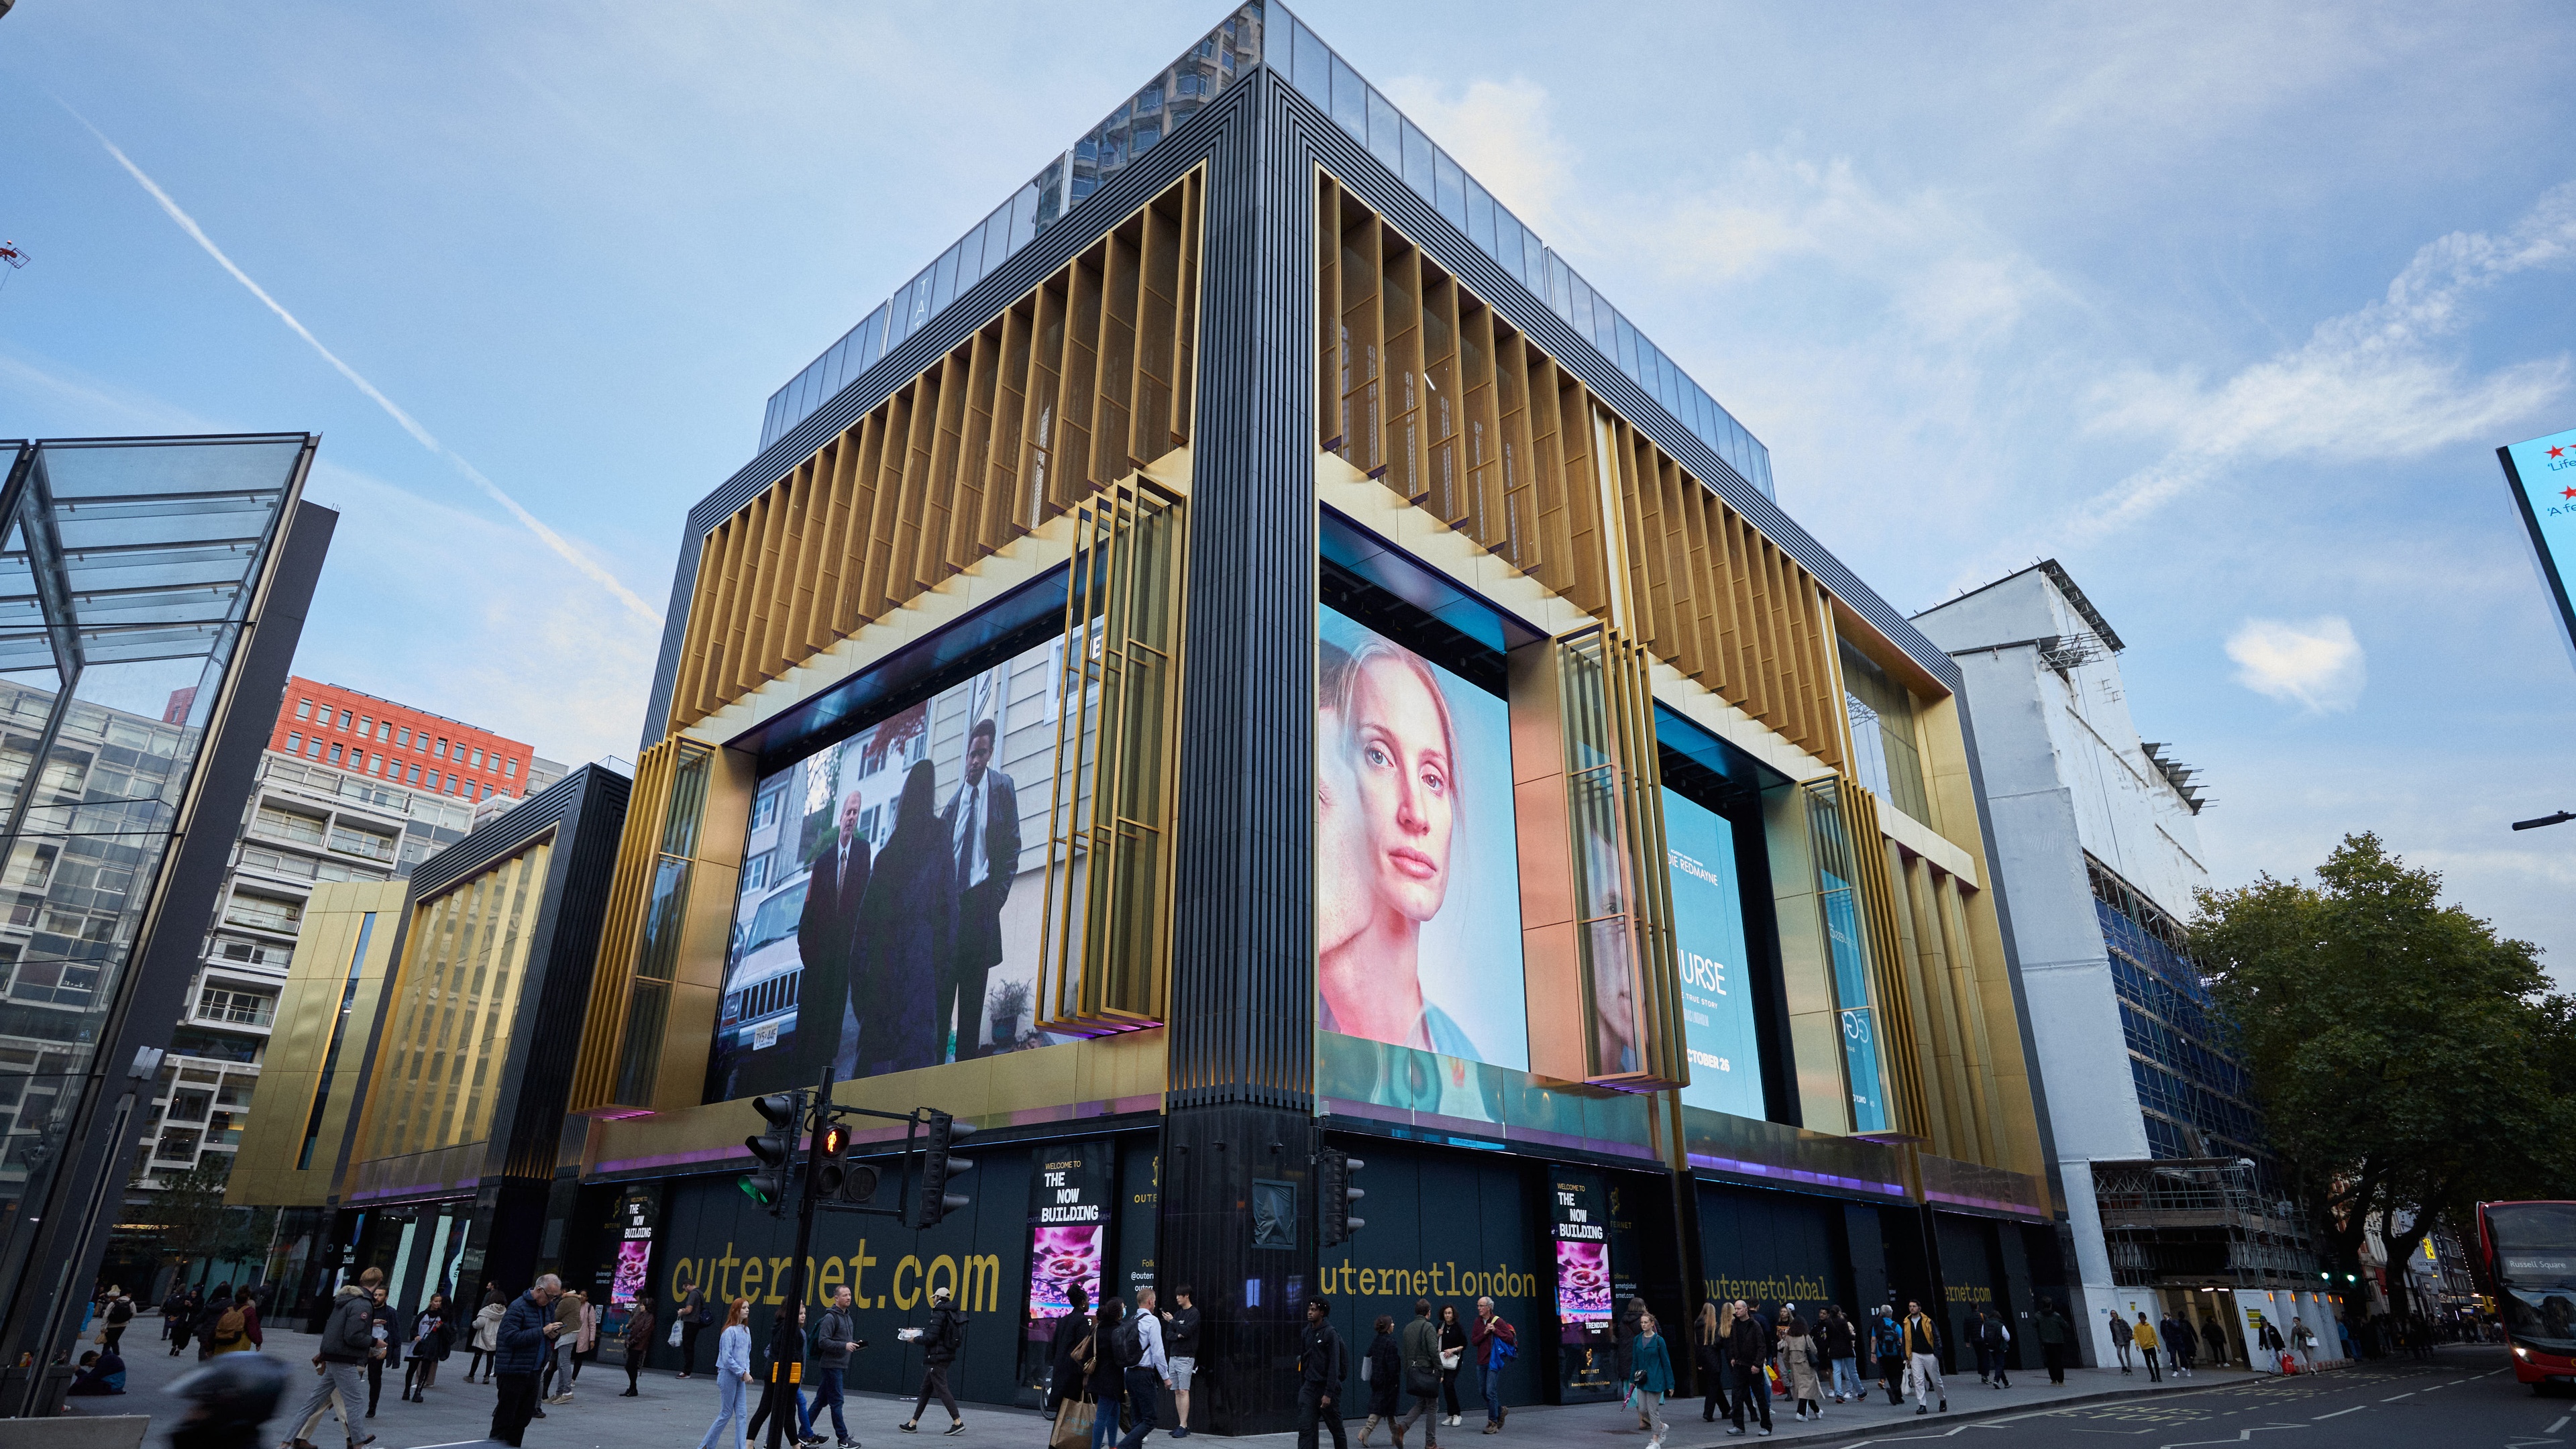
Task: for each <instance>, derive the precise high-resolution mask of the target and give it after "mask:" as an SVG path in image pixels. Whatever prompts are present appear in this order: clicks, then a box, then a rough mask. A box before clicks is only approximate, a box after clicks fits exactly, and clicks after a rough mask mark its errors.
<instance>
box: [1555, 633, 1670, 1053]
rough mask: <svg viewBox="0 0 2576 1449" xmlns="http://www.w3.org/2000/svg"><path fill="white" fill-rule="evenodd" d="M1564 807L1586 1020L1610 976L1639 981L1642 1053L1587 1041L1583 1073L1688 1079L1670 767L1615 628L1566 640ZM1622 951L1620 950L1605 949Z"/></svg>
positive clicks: (1629, 644)
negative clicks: (1671, 855)
mask: <svg viewBox="0 0 2576 1449" xmlns="http://www.w3.org/2000/svg"><path fill="white" fill-rule="evenodd" d="M1557 668H1558V670H1559V671H1560V673H1561V675H1562V678H1563V685H1562V687H1561V689H1560V691H1559V694H1558V698H1559V699H1560V700H1561V701H1562V702H1563V708H1564V711H1565V775H1566V796H1567V800H1566V803H1567V807H1568V811H1569V813H1570V815H1571V816H1572V821H1573V825H1574V860H1575V872H1574V874H1575V881H1576V899H1577V901H1578V902H1579V903H1580V909H1581V912H1582V915H1581V918H1580V925H1581V927H1582V929H1580V930H1578V931H1577V932H1576V933H1575V939H1576V941H1577V942H1578V943H1580V946H1581V950H1582V952H1583V964H1584V968H1585V969H1584V971H1583V984H1584V997H1585V1000H1584V1006H1585V1008H1586V1010H1585V1018H1584V1019H1585V1020H1588V1021H1598V1020H1603V1019H1605V1018H1606V1017H1608V1016H1609V1015H1610V1014H1611V1013H1612V1011H1613V1010H1614V1008H1615V1005H1616V1003H1615V999H1614V998H1607V997H1605V995H1604V993H1603V987H1604V986H1605V984H1615V983H1616V981H1617V980H1618V979H1619V978H1620V977H1621V976H1623V975H1624V976H1625V977H1626V979H1628V980H1629V981H1630V982H1632V983H1633V985H1632V987H1631V1000H1630V1004H1629V1007H1628V1010H1627V1013H1626V1014H1627V1015H1628V1017H1629V1020H1628V1022H1627V1023H1626V1025H1627V1027H1628V1039H1629V1040H1630V1041H1632V1042H1634V1043H1635V1044H1636V1060H1635V1061H1633V1062H1620V1061H1613V1060H1608V1059H1606V1058H1605V1055H1604V1053H1603V1052H1602V1050H1601V1045H1602V1043H1601V1037H1600V1035H1599V1034H1598V1033H1593V1034H1592V1035H1591V1038H1590V1040H1589V1042H1588V1043H1587V1045H1588V1048H1589V1050H1588V1057H1589V1063H1588V1065H1589V1068H1590V1070H1589V1071H1588V1073H1587V1074H1586V1077H1585V1080H1587V1081H1590V1082H1595V1083H1598V1084H1601V1085H1603V1086H1616V1087H1624V1088H1627V1089H1629V1090H1633V1091H1645V1090H1660V1089H1662V1088H1666V1087H1683V1086H1688V1085H1689V1084H1690V1054H1689V1052H1688V1050H1687V1049H1686V1046H1685V1042H1684V1038H1683V1025H1682V1015H1681V1011H1682V1005H1681V970H1680V967H1679V965H1678V964H1677V961H1676V958H1675V957H1674V954H1673V951H1674V947H1673V897H1672V881H1671V879H1670V877H1669V876H1667V875H1666V874H1665V861H1666V856H1667V852H1666V849H1665V845H1664V802H1663V795H1662V789H1663V772H1662V770H1661V769H1660V768H1659V766H1658V763H1657V754H1656V747H1655V698H1654V693H1653V690H1652V688H1651V686H1650V683H1649V681H1648V677H1647V660H1646V652H1645V650H1644V649H1643V648H1642V647H1640V646H1639V645H1638V644H1637V643H1636V642H1635V641H1634V640H1631V639H1628V638H1626V637H1625V636H1623V635H1622V634H1620V633H1619V631H1617V630H1615V629H1602V630H1598V631H1596V632H1593V633H1591V634H1587V635H1583V636H1581V637H1578V638H1575V639H1570V640H1567V641H1564V643H1563V646H1562V647H1561V648H1560V649H1559V650H1558V651H1557ZM1610 953H1616V956H1623V957H1624V958H1625V959H1624V960H1620V959H1616V958H1615V957H1614V958H1613V959H1603V958H1604V957H1605V955H1608V954H1610Z"/></svg>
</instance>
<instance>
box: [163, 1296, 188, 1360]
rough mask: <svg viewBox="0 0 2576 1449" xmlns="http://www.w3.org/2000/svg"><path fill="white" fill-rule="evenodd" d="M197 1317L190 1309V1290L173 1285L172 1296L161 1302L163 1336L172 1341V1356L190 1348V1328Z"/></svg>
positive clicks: (174, 1356) (175, 1356) (176, 1355)
mask: <svg viewBox="0 0 2576 1449" xmlns="http://www.w3.org/2000/svg"><path fill="white" fill-rule="evenodd" d="M194 1321H195V1316H194V1314H193V1313H192V1311H191V1310H190V1309H189V1307H188V1290H187V1289H186V1288H184V1287H180V1286H177V1285H173V1286H172V1287H171V1289H170V1296H169V1297H167V1298H164V1299H162V1300H161V1336H162V1337H163V1338H165V1339H168V1340H169V1341H170V1356H171V1357H172V1358H177V1357H178V1356H179V1351H180V1350H181V1349H184V1348H186V1347H187V1346H188V1327H189V1325H190V1324H191V1323H192V1322H194Z"/></svg>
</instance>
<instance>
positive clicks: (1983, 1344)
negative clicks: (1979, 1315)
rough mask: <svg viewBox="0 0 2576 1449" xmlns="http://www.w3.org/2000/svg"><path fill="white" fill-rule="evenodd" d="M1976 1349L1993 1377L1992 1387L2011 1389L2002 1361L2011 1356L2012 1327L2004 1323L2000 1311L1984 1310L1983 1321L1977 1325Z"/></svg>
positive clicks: (2009, 1379) (1993, 1309)
mask: <svg viewBox="0 0 2576 1449" xmlns="http://www.w3.org/2000/svg"><path fill="white" fill-rule="evenodd" d="M1977 1347H1978V1350H1979V1357H1981V1358H1983V1359H1984V1360H1985V1361H1986V1367H1987V1371H1988V1372H1989V1373H1990V1374H1992V1375H1993V1383H1994V1386H1995V1387H1996V1388H1998V1389H2008V1388H2011V1387H2012V1378H2011V1376H2010V1375H2009V1374H2007V1373H2006V1372H2005V1368H2006V1365H2005V1362H2004V1361H2005V1360H2006V1359H2007V1358H2008V1357H2010V1356H2011V1354H2012V1325H2010V1324H2008V1323H2006V1322H2004V1315H2003V1311H2002V1310H2001V1309H1995V1308H1990V1309H1987V1310H1986V1313H1985V1317H1984V1320H1983V1321H1982V1322H1980V1323H1979V1324H1978V1325H1977Z"/></svg>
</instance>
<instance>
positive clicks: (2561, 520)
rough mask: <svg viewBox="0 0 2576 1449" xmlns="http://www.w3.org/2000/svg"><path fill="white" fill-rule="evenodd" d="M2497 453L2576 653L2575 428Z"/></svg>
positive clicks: (2542, 578) (2564, 631) (2565, 633)
mask: <svg viewBox="0 0 2576 1449" xmlns="http://www.w3.org/2000/svg"><path fill="white" fill-rule="evenodd" d="M2496 455H2497V457H2498V458H2499V459H2500V460H2501V461H2502V462H2503V464H2504V475H2505V479H2506V481H2507V482H2508V483H2510V484H2512V486H2513V497H2514V502H2515V504H2516V505H2517V506H2518V507H2519V508H2520V510H2521V512H2522V523H2523V527H2524V528H2525V529H2527V530H2529V532H2530V535H2531V549H2532V555H2533V562H2534V563H2536V564H2537V565H2538V566H2539V569H2540V582H2541V586H2542V587H2543V588H2545V589H2547V590H2548V592H2549V596H2550V600H2549V601H2550V602H2551V603H2552V604H2554V605H2556V606H2557V608H2558V623H2559V628H2560V630H2561V631H2562V638H2563V641H2564V642H2566V643H2567V644H2568V647H2569V651H2570V654H2571V656H2572V657H2576V599H2571V596H2570V593H2569V587H2568V585H2569V580H2568V577H2567V573H2568V570H2570V569H2571V568H2576V428H2571V429H2569V430H2568V431H2566V432H2563V433H2552V434H2550V435H2549V436H2548V437H2545V438H2534V439H2532V440H2531V441H2530V442H2528V443H2515V444H2513V445H2512V446H2510V447H2504V448H2498V449H2496Z"/></svg>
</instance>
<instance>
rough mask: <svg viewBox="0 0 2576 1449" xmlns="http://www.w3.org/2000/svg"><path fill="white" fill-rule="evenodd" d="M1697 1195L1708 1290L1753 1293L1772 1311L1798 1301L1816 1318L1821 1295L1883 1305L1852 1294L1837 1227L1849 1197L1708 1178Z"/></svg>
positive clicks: (1724, 1294) (1725, 1294)
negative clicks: (1759, 1187)
mask: <svg viewBox="0 0 2576 1449" xmlns="http://www.w3.org/2000/svg"><path fill="white" fill-rule="evenodd" d="M1698 1196H1699V1244H1700V1275H1701V1277H1702V1279H1703V1280H1704V1281H1703V1283H1702V1287H1703V1289H1704V1290H1705V1291H1706V1292H1707V1294H1708V1295H1709V1296H1710V1297H1712V1298H1719V1299H1726V1298H1743V1299H1747V1300H1749V1301H1751V1302H1753V1303H1756V1304H1760V1305H1764V1306H1765V1307H1766V1310H1767V1311H1768V1312H1772V1313H1776V1312H1777V1311H1779V1308H1780V1305H1781V1304H1783V1303H1795V1304H1797V1305H1798V1311H1799V1313H1801V1314H1802V1315H1804V1316H1805V1317H1806V1318H1807V1319H1808V1320H1809V1321H1810V1322H1813V1321H1814V1318H1815V1309H1816V1306H1817V1305H1818V1304H1822V1303H1839V1304H1841V1305H1843V1306H1844V1307H1845V1308H1850V1309H1853V1310H1854V1311H1856V1312H1857V1311H1865V1310H1866V1309H1868V1308H1873V1307H1876V1306H1877V1305H1876V1304H1874V1303H1872V1304H1855V1303H1854V1302H1853V1301H1852V1289H1853V1284H1852V1281H1851V1278H1852V1274H1851V1265H1850V1264H1849V1263H1848V1262H1847V1261H1846V1259H1845V1256H1844V1254H1843V1252H1842V1249H1841V1246H1840V1235H1839V1234H1838V1232H1837V1228H1838V1227H1839V1224H1838V1222H1837V1219H1839V1218H1840V1217H1841V1216H1842V1214H1843V1204H1841V1203H1839V1202H1835V1201H1833V1200H1831V1199H1828V1198H1811V1197H1793V1196H1790V1195H1788V1194H1785V1193H1776V1192H1754V1191H1749V1190H1745V1189H1740V1188H1730V1187H1720V1186H1718V1185H1716V1184H1714V1183H1706V1182H1703V1183H1700V1184H1698ZM1871 1231H1872V1233H1873V1234H1874V1233H1875V1231H1876V1229H1875V1226H1874V1225H1873V1227H1872V1229H1871ZM1871 1246H1872V1247H1875V1246H1876V1243H1875V1241H1873V1242H1872V1244H1871Z"/></svg>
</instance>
